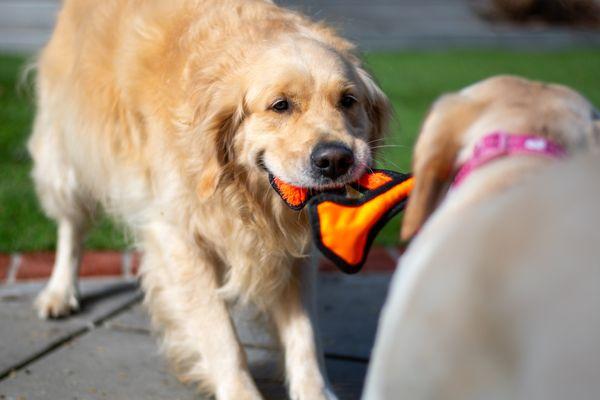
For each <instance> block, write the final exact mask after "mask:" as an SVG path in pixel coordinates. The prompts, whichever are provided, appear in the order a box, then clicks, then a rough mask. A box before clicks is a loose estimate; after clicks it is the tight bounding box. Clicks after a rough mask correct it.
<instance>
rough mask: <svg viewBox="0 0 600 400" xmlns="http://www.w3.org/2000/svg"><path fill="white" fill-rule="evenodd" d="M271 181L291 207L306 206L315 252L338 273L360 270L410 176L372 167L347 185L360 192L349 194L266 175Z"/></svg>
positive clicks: (403, 197)
mask: <svg viewBox="0 0 600 400" xmlns="http://www.w3.org/2000/svg"><path fill="white" fill-rule="evenodd" d="M270 181H271V185H272V186H273V188H274V189H275V191H276V192H277V193H279V195H280V196H281V198H282V199H283V200H284V201H285V203H286V204H287V205H288V206H289V207H291V208H292V209H294V210H301V209H302V208H303V207H304V206H306V205H307V204H308V213H309V219H310V224H311V228H312V232H313V237H314V239H315V244H316V245H317V247H318V248H319V250H320V251H321V252H322V253H323V254H324V255H325V256H326V257H327V258H329V259H330V260H332V261H333V262H334V263H335V264H336V265H337V266H338V267H339V268H340V269H341V270H342V271H344V272H346V273H349V274H353V273H356V272H358V271H360V269H361V268H362V266H363V265H364V263H365V260H366V258H367V255H368V253H369V249H370V248H371V245H372V244H373V240H374V239H375V236H377V234H378V233H379V231H380V230H381V229H382V228H383V226H384V225H385V224H386V223H387V222H388V221H389V220H390V219H391V218H392V217H393V216H394V215H396V214H398V213H399V212H400V211H402V210H403V209H404V207H405V205H406V201H407V199H408V195H409V194H410V191H411V190H412V188H413V178H412V177H411V176H410V175H405V174H400V173H397V172H393V171H386V170H372V172H369V173H366V174H364V175H363V176H362V177H361V178H360V179H359V180H358V181H356V182H354V183H352V184H351V186H352V187H353V188H354V189H355V190H357V191H358V192H359V193H361V197H359V198H348V197H347V196H346V194H345V190H344V189H341V190H333V191H325V192H317V191H314V190H309V189H306V188H299V187H296V186H292V185H289V184H287V183H285V182H282V181H281V180H279V179H278V178H275V177H270Z"/></svg>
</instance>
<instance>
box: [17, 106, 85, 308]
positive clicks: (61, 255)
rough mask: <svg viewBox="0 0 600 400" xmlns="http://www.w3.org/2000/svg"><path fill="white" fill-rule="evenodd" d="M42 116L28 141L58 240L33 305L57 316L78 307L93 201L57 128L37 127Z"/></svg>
mask: <svg viewBox="0 0 600 400" xmlns="http://www.w3.org/2000/svg"><path fill="white" fill-rule="evenodd" d="M42 117H43V116H42ZM42 117H40V115H38V119H37V120H36V125H35V127H34V133H33V135H32V137H31V139H30V141H29V151H30V153H31V156H32V158H33V161H34V168H33V172H32V178H33V180H34V183H35V187H36V191H37V194H38V198H39V200H40V203H41V205H42V208H43V209H44V211H45V212H46V214H47V215H48V216H49V217H50V218H52V219H54V220H55V221H56V222H57V223H58V240H57V248H56V259H55V262H54V268H53V270H52V276H51V277H50V280H49V282H48V284H47V285H46V287H45V288H44V290H43V291H42V292H41V293H40V294H39V296H38V297H37V299H36V301H35V308H36V309H37V312H38V315H39V316H40V318H57V317H63V316H66V315H68V314H70V313H72V312H73V311H76V310H78V308H79V303H78V288H77V275H78V270H79V263H80V260H81V253H82V247H83V239H84V236H85V232H86V230H87V227H88V225H89V220H90V216H91V215H92V211H91V210H93V207H94V206H93V204H94V203H93V202H92V201H91V200H89V198H87V196H84V195H83V191H82V188H81V186H80V184H79V182H78V180H77V176H76V173H75V170H74V169H73V167H71V166H70V165H69V163H68V161H67V159H66V157H65V155H64V149H62V148H61V146H60V143H61V141H60V140H59V137H58V136H59V135H58V133H57V131H56V130H51V129H47V127H46V126H44V127H43V129H42V127H40V125H42V124H41V122H40V119H41V118H42Z"/></svg>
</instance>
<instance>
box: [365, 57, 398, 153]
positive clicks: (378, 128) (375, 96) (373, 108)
mask: <svg viewBox="0 0 600 400" xmlns="http://www.w3.org/2000/svg"><path fill="white" fill-rule="evenodd" d="M357 69H358V74H359V76H360V79H361V80H362V82H363V84H364V85H365V89H366V94H367V102H368V103H367V105H366V109H367V114H368V116H369V120H370V121H371V132H369V141H371V142H373V141H374V140H376V139H380V138H381V137H382V136H383V135H384V134H385V132H386V130H387V128H388V124H389V120H390V116H391V110H392V107H391V105H390V102H389V100H388V98H387V96H386V95H385V93H383V91H382V90H381V89H380V88H379V86H377V84H376V83H375V81H374V80H373V78H372V77H371V75H369V73H368V72H367V71H365V70H364V69H362V68H360V67H359V68H357Z"/></svg>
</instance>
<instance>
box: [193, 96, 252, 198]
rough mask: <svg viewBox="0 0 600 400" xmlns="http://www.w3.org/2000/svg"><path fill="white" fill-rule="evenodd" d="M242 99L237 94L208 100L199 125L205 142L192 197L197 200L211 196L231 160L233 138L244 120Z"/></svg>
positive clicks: (233, 155) (213, 97)
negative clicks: (203, 116)
mask: <svg viewBox="0 0 600 400" xmlns="http://www.w3.org/2000/svg"><path fill="white" fill-rule="evenodd" d="M243 104H244V103H243V95H241V94H237V93H228V94H216V95H213V96H212V101H211V103H210V104H209V107H208V112H207V113H206V115H207V117H206V118H204V120H203V122H202V123H201V126H202V129H201V131H202V132H201V135H203V137H204V138H205V139H204V140H205V141H204V143H203V152H204V154H202V158H203V160H204V163H203V165H202V169H201V171H199V179H198V184H197V187H196V194H197V195H198V198H199V199H200V200H206V199H208V198H209V197H210V196H212V195H213V194H214V192H215V190H216V189H217V186H218V185H219V182H220V180H221V178H222V175H223V172H224V171H225V170H226V168H227V166H228V165H230V164H231V163H232V161H233V160H234V157H235V154H234V149H233V137H234V136H235V133H236V131H237V130H238V128H239V127H240V125H241V123H242V121H243V119H244V114H245V113H244V105H243Z"/></svg>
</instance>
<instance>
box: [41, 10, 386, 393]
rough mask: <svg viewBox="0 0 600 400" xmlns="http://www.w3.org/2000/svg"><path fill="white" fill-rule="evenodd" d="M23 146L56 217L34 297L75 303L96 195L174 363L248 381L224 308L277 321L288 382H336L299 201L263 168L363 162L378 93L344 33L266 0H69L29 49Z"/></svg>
mask: <svg viewBox="0 0 600 400" xmlns="http://www.w3.org/2000/svg"><path fill="white" fill-rule="evenodd" d="M38 67H39V75H38V81H37V84H38V100H37V101H38V112H37V116H36V119H35V124H34V129H33V135H32V137H31V139H30V141H29V150H30V152H31V155H32V157H33V159H34V163H35V166H34V169H33V178H34V180H35V183H36V187H37V192H38V194H39V198H40V201H41V203H42V205H43V207H44V209H45V211H46V212H47V214H48V215H49V216H50V217H52V218H53V219H55V220H56V221H57V222H58V248H57V258H56V264H55V266H54V270H53V273H52V277H51V278H50V281H49V283H48V285H47V287H46V288H45V289H44V290H43V292H42V293H41V294H40V295H39V297H38V298H37V300H36V307H37V311H38V313H39V315H40V316H41V317H43V318H46V317H59V316H64V315H67V314H69V313H70V312H72V311H74V310H76V309H77V308H78V299H77V285H76V279H77V270H78V265H79V261H80V258H81V252H82V240H83V238H84V234H85V231H86V228H87V227H88V225H89V224H90V222H91V220H92V218H93V216H94V215H95V213H96V208H97V206H98V205H100V206H102V207H103V208H104V209H105V210H106V211H107V212H108V213H109V214H110V215H113V216H115V217H117V218H119V219H121V220H122V221H124V222H125V223H126V225H127V226H129V227H130V229H131V231H132V232H133V236H134V238H135V239H136V243H137V244H138V246H139V248H140V249H141V250H142V251H143V261H142V265H141V282H142V286H143V289H144V291H145V303H146V305H147V307H148V309H149V312H150V314H151V316H152V320H153V323H154V325H155V326H156V327H157V328H158V330H159V331H160V332H161V333H162V336H161V337H162V345H163V348H164V350H165V352H166V354H167V356H168V359H169V360H170V361H171V364H172V365H173V366H174V367H175V370H176V371H177V373H178V376H179V377H180V379H182V380H184V381H191V382H195V383H198V384H199V385H200V386H201V387H202V388H203V389H206V390H208V391H210V392H211V393H213V394H214V395H215V396H216V397H217V398H218V399H235V400H241V399H258V398H261V395H260V394H259V391H258V390H257V388H256V385H255V383H254V382H253V380H252V378H251V376H250V373H249V371H248V367H247V361H246V356H245V353H244V351H243V348H242V347H241V345H240V343H239V341H238V338H237V334H236V331H235V328H234V326H233V324H232V320H231V317H230V313H229V306H230V305H231V304H233V303H234V302H236V301H240V302H245V303H249V304H253V305H255V306H257V307H258V308H259V309H260V310H261V311H262V312H263V313H264V315H266V316H268V317H269V319H270V320H271V321H272V325H273V326H274V327H275V330H276V333H277V336H278V338H279V339H280V342H281V345H282V348H283V351H284V354H285V367H286V377H287V382H288V384H289V392H290V396H291V398H292V399H326V398H333V394H332V393H331V391H330V390H329V388H328V384H327V381H326V378H325V376H324V373H323V365H321V364H320V361H319V359H320V358H322V357H320V355H319V351H318V349H317V346H316V344H315V343H316V341H315V330H314V329H313V325H312V323H311V319H312V316H311V314H310V307H309V306H308V304H310V303H311V302H310V299H308V298H306V297H305V295H304V294H305V293H307V292H310V290H309V289H310V274H309V269H308V268H307V267H306V266H305V265H304V262H305V261H306V258H307V252H308V250H309V247H310V246H309V245H310V234H309V230H308V226H307V218H306V216H305V214H304V213H298V212H295V211H292V210H290V209H288V208H287V207H286V206H285V205H284V203H283V202H282V200H281V199H280V198H279V197H278V196H277V195H276V194H275V192H274V191H273V190H272V189H271V188H270V185H269V181H268V174H269V173H271V174H273V175H274V176H277V177H279V178H280V179H282V180H283V181H285V182H288V183H290V184H293V185H297V186H304V187H311V188H312V187H315V188H316V187H318V188H328V187H338V186H342V185H344V184H346V183H347V182H349V181H352V180H354V179H356V178H357V177H358V176H360V175H361V174H362V173H363V172H364V171H365V169H366V168H368V166H369V165H371V163H372V153H371V147H373V146H372V145H371V144H372V143H373V142H374V141H375V140H377V139H378V138H379V137H380V136H381V135H382V133H383V131H384V130H385V126H386V123H387V119H388V114H389V105H388V101H387V99H386V97H385V96H384V94H383V93H382V92H381V90H380V89H379V88H378V87H377V86H376V84H375V83H374V81H373V79H372V78H371V77H370V76H369V75H368V74H367V73H366V72H365V70H364V69H363V68H362V67H361V64H360V62H359V59H358V58H357V57H356V56H355V55H354V53H353V46H352V45H351V44H350V43H349V42H347V41H345V40H344V39H342V38H340V37H338V36H337V35H336V34H335V33H334V32H333V31H332V30H331V29H329V28H327V27H326V26H324V25H323V24H320V23H313V22H311V21H309V20H308V19H307V18H305V17H303V16H301V15H298V14H296V13H294V12H291V11H288V10H285V9H282V8H279V7H277V6H276V5H274V4H273V3H271V2H270V1H264V0H219V1H216V0H214V1H209V0H154V1H141V0H108V1H95V0H66V1H64V3H63V8H62V11H61V12H60V15H59V16H58V22H57V25H56V29H55V31H54V34H53V36H52V38H51V40H50V42H49V43H48V45H47V46H46V48H45V49H44V50H43V52H42V53H41V55H40V57H39V62H38Z"/></svg>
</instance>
